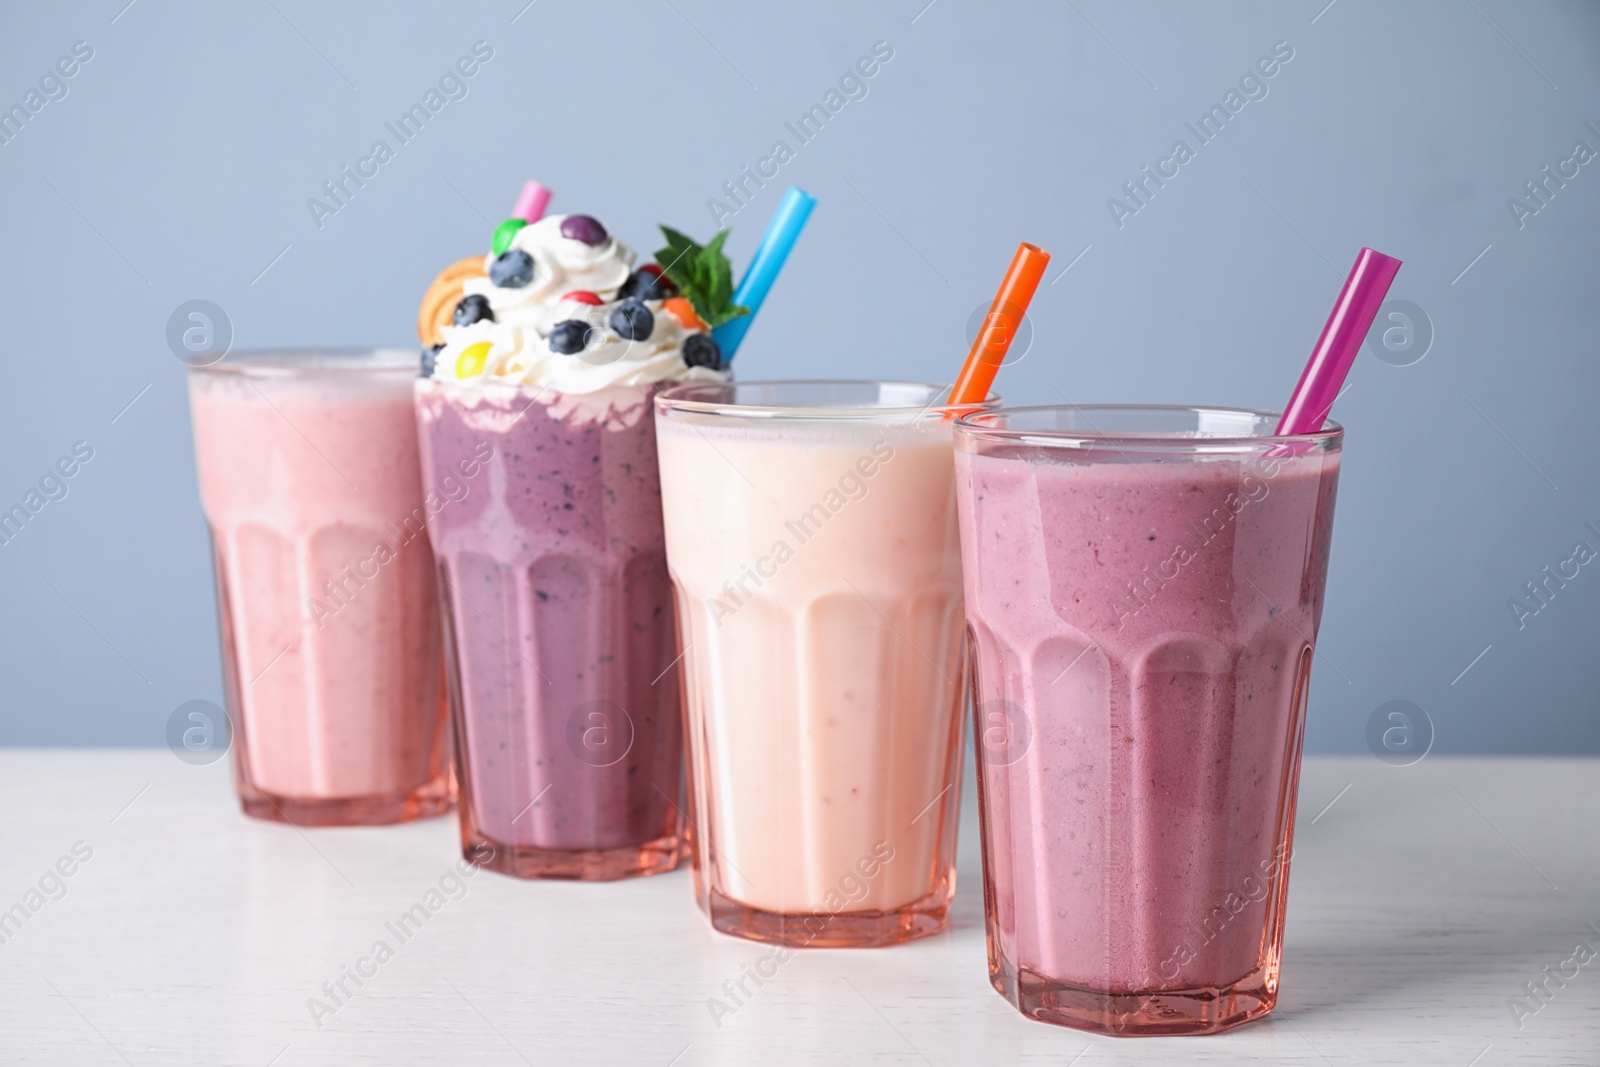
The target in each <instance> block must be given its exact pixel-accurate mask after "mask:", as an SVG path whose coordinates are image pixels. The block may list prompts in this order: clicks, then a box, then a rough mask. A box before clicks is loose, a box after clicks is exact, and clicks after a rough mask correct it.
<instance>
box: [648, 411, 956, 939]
mask: <svg viewBox="0 0 1600 1067" xmlns="http://www.w3.org/2000/svg"><path fill="white" fill-rule="evenodd" d="M943 392H944V390H943V388H942V387H940V386H935V385H925V384H921V383H912V382H751V383H723V384H713V383H707V384H699V385H685V386H680V387H678V388H676V389H674V390H672V391H671V392H669V393H666V394H663V395H662V396H661V397H660V398H659V399H658V400H657V402H656V411H657V416H656V422H657V436H658V441H659V447H660V455H661V484H662V501H663V507H664V512H665V517H666V533H667V561H668V566H669V567H670V569H671V572H672V580H673V586H674V589H675V590H676V593H677V610H678V629H679V636H680V638H681V641H682V648H683V660H682V662H681V664H680V671H681V675H682V680H683V691H684V700H685V730H686V746H687V751H688V754H689V763H690V782H691V786H690V794H691V796H690V803H691V808H690V812H689V816H690V824H691V834H692V839H693V840H692V844H693V850H692V855H693V858H694V865H695V894H696V897H697V899H698V901H699V904H700V906H701V908H702V909H703V910H704V911H705V912H706V914H707V916H708V917H709V919H710V921H711V924H712V926H713V927H715V928H716V929H718V930H720V931H722V932H724V933H729V934H734V935H737V936H740V937H746V938H750V939H753V940H758V941H773V942H779V943H782V944H786V945H792V946H870V945H887V944H893V943H896V942H899V941H905V940H909V939H911V938H916V937H923V936H927V935H929V934H933V933H936V932H938V931H939V930H941V929H943V928H944V926H945V922H946V913H947V911H948V908H949V904H950V898H951V895H952V893H953V891H954V888H955V870H954V860H955V840H956V821H957V807H958V803H959V798H960V792H961V790H960V786H959V781H960V778H959V775H960V755H961V738H962V722H961V715H960V707H961V699H962V689H961V678H962V660H961V644H962V623H961V560H960V551H959V545H958V540H957V529H956V514H955V491H954V481H953V471H952V456H951V446H950V427H951V423H950V421H949V419H948V417H947V414H946V409H944V408H941V407H939V406H938V405H939V404H940V403H941V401H942V400H943Z"/></svg>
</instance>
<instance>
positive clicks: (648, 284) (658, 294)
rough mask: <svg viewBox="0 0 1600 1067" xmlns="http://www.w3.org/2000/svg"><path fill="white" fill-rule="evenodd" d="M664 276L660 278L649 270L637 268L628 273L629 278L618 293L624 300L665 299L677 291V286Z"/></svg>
mask: <svg viewBox="0 0 1600 1067" xmlns="http://www.w3.org/2000/svg"><path fill="white" fill-rule="evenodd" d="M669 286H672V283H671V282H669V281H667V280H666V279H664V278H658V277H656V275H654V274H652V273H651V272H650V271H647V270H636V271H634V272H633V273H632V274H630V275H628V280H627V281H625V282H623V283H622V288H620V289H618V290H617V295H618V296H619V297H621V298H622V299H624V300H628V299H630V298H631V299H635V300H665V299H666V298H667V297H669V296H671V295H672V294H673V293H674V292H675V291H676V286H672V287H671V288H669Z"/></svg>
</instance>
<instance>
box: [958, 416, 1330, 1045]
mask: <svg viewBox="0 0 1600 1067" xmlns="http://www.w3.org/2000/svg"><path fill="white" fill-rule="evenodd" d="M1272 427H1273V421H1272V419H1271V418H1270V417H1268V416H1264V415H1260V414H1257V413H1254V412H1244V411H1218V410H1195V409H1186V408H1113V407H1107V408H1091V407H1084V408H1032V409H1028V408H1023V409H1013V410H1002V411H999V412H995V413H992V414H987V415H977V416H973V417H971V418H969V419H967V420H964V421H963V422H962V423H961V424H960V425H959V426H958V429H957V434H956V441H957V445H956V448H957V450H956V471H957V488H958V497H959V501H960V510H961V536H962V549H963V562H964V573H965V582H966V603H967V618H968V623H969V626H970V632H971V634H972V638H973V649H974V652H973V659H974V677H973V700H974V716H975V724H976V727H975V728H976V733H977V740H978V751H979V757H980V758H979V764H978V773H979V784H980V790H979V803H980V813H981V818H982V826H983V847H984V882H985V901H986V905H987V907H986V912H987V920H988V933H989V938H988V939H989V971H990V980H991V982H992V983H993V984H994V986H995V988H996V989H998V990H999V991H1000V992H1001V993H1002V994H1003V995H1005V996H1006V997H1007V999H1009V1000H1011V1001H1012V1002H1013V1003H1014V1004H1016V1005H1017V1006H1018V1007H1019V1008H1020V1009H1021V1010H1022V1011H1023V1012H1024V1013H1025V1014H1028V1015H1030V1016H1033V1017H1034V1018H1038V1019H1042V1020H1045V1021H1050V1022H1057V1023H1063V1024H1066V1025H1069V1026H1075V1027H1080V1028H1083V1029H1092V1030H1100V1031H1103V1032H1108V1033H1117V1034H1154V1033H1203V1032H1212V1031H1216V1030H1221V1029H1226V1028H1228V1027H1230V1026H1233V1025H1237V1024H1238V1023H1241V1022H1244V1021H1246V1020H1248V1019H1251V1018H1254V1017H1256V1016H1258V1015H1260V1014H1263V1013H1265V1012H1267V1011H1269V1010H1271V1007H1272V1005H1273V1003H1274V1002H1275V1000H1276V997H1277V985H1278V968H1279V957H1280V952H1281V948H1282V940H1283V917H1284V901H1285V896H1286V893H1287V888H1288V865H1289V858H1290V855H1291V852H1292V839H1291V838H1292V830H1293V817H1294V803H1295V791H1296V785H1297V781H1298V772H1299V760H1300V744H1301V736H1302V727H1303V723H1304V716H1305V703H1306V693H1307V688H1308V684H1309V676H1310V670H1311V664H1312V658H1313V646H1314V643H1315V639H1316V633H1317V625H1318V622H1319V620H1320V617H1321V611H1322V593H1323V583H1324V579H1325V577H1326V573H1327V559H1328V545H1329V535H1330V531H1331V527H1332V521H1333V503H1334V491H1335V486H1336V484H1337V481H1338V473H1339V449H1340V444H1341V440H1342V432H1341V431H1340V429H1339V428H1338V427H1337V426H1336V425H1335V424H1332V423H1329V424H1328V425H1327V427H1326V428H1324V429H1323V430H1321V431H1319V432H1318V433H1315V434H1308V435H1303V436H1299V437H1294V438H1278V437H1272V436H1269V435H1270V434H1271V433H1272Z"/></svg>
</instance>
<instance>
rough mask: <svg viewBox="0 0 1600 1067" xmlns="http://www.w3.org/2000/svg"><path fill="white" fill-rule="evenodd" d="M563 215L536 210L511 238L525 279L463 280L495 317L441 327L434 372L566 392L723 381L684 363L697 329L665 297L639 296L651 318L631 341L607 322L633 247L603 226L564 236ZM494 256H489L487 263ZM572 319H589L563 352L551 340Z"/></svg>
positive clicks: (459, 378) (447, 378)
mask: <svg viewBox="0 0 1600 1067" xmlns="http://www.w3.org/2000/svg"><path fill="white" fill-rule="evenodd" d="M566 218H567V216H565V215H552V216H549V217H547V218H543V219H540V220H539V221H538V222H535V223H532V224H531V225H528V226H524V227H523V228H522V229H521V230H519V231H517V234H516V237H515V238H513V239H512V242H511V246H510V247H511V248H513V249H520V250H521V251H523V252H526V253H528V255H529V256H531V257H532V258H533V280H532V281H531V282H529V284H527V285H525V286H522V287H520V288H511V287H503V286H498V285H495V284H494V283H493V282H492V281H491V280H490V279H489V278H487V277H484V278H471V279H468V280H467V281H466V283H465V284H464V285H463V294H464V295H465V296H472V295H478V296H482V297H483V298H484V299H486V300H487V301H488V302H489V307H490V309H491V310H492V311H493V312H494V316H495V321H493V322H490V321H488V320H487V319H485V320H482V321H479V322H475V323H472V324H471V325H469V326H445V327H443V328H442V329H441V331H440V333H441V336H442V337H443V338H444V347H443V348H441V349H440V350H439V353H438V355H437V356H436V357H435V360H434V370H433V377H434V378H435V379H437V380H442V381H452V382H461V383H469V382H477V383H481V384H484V385H489V384H499V385H533V386H539V387H545V388H548V389H551V390H554V391H556V392H560V393H570V394H584V393H593V392H598V391H600V390H602V389H607V388H610V387H612V386H619V385H649V384H652V383H654V382H661V381H669V380H684V381H703V380H713V381H722V380H725V379H726V378H727V377H728V374H727V372H726V371H716V370H712V369H710V368H709V367H690V366H689V365H688V364H687V363H686V362H685V361H684V358H683V342H684V339H685V338H687V337H688V336H690V335H691V334H693V333H697V332H700V331H698V330H696V329H692V328H689V327H686V326H685V325H684V324H683V323H682V322H680V321H679V320H678V318H677V316H676V315H674V314H673V313H672V312H671V311H669V310H667V309H666V308H665V307H663V303H664V302H663V301H659V300H651V301H646V302H645V307H646V308H647V309H648V310H649V312H650V315H651V318H652V319H653V323H652V326H651V330H650V335H649V336H648V337H647V338H642V339H640V340H629V339H628V338H626V337H623V336H622V335H620V334H619V333H617V331H616V330H614V329H613V328H612V326H611V317H612V313H613V312H615V311H616V309H617V308H618V307H619V306H620V304H621V303H622V301H621V300H619V299H618V295H617V291H618V289H620V288H621V286H622V284H623V283H624V282H625V281H627V280H628V276H629V275H630V274H632V273H633V263H634V259H635V256H634V251H633V249H631V248H629V247H628V246H627V245H626V244H624V243H623V242H622V241H620V240H618V239H617V238H615V237H612V236H609V235H608V236H607V237H606V239H605V240H604V241H602V242H600V243H599V244H598V245H589V244H586V243H585V242H583V241H578V240H574V239H572V238H569V237H564V236H562V233H561V224H562V222H563V221H564V220H565V219H566ZM494 259H495V257H494V256H489V257H487V258H486V260H485V263H484V267H485V269H486V270H487V269H488V268H489V267H490V266H491V265H492V264H493V262H494ZM573 292H583V293H589V294H592V295H593V296H594V297H596V298H598V299H600V300H601V301H602V303H600V304H598V305H596V304H591V303H588V302H587V301H584V300H570V299H566V297H567V294H569V293H573ZM574 320H575V321H578V322H582V323H585V324H586V325H587V326H589V327H590V331H589V333H588V340H587V344H586V345H585V347H584V348H583V350H582V351H580V352H576V353H573V354H570V355H568V354H565V353H562V352H557V351H555V350H554V349H552V348H551V346H550V334H551V332H552V331H553V330H554V329H555V328H556V326H558V325H559V324H560V323H563V322H569V321H574Z"/></svg>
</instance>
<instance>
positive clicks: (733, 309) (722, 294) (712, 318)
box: [656, 226, 750, 329]
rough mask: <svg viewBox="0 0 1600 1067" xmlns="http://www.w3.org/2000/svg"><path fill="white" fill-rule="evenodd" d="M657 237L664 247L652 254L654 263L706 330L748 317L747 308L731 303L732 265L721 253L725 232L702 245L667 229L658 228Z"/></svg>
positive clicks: (667, 227) (748, 311) (726, 232)
mask: <svg viewBox="0 0 1600 1067" xmlns="http://www.w3.org/2000/svg"><path fill="white" fill-rule="evenodd" d="M661 233H662V235H663V236H664V237H666V239H667V246H666V247H665V248H662V249H660V250H659V251H657V252H656V263H657V264H658V265H659V266H660V267H661V273H662V274H663V275H665V276H666V278H667V280H669V281H670V282H672V283H673V284H674V285H676V286H677V287H678V290H679V291H680V292H681V293H682V294H683V295H684V296H685V297H686V298H688V300H689V303H690V304H692V305H694V311H695V314H696V315H699V316H700V318H701V320H702V321H703V322H705V324H706V325H707V326H710V327H712V328H713V329H714V328H716V327H718V326H721V325H722V324H723V323H725V322H729V321H731V320H733V319H736V318H738V317H739V316H741V315H748V314H750V309H749V308H747V307H744V306H742V305H740V304H735V303H734V302H733V264H732V263H730V262H728V257H727V256H726V255H725V254H724V253H723V251H722V246H723V243H724V242H726V241H727V239H728V233H729V231H727V230H718V231H717V234H716V236H714V237H712V238H711V240H710V242H709V243H707V244H704V245H701V244H700V243H698V242H697V241H695V240H694V238H692V237H689V236H687V235H685V234H683V233H680V232H679V231H677V230H674V229H673V228H672V227H670V226H663V227H661Z"/></svg>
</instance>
